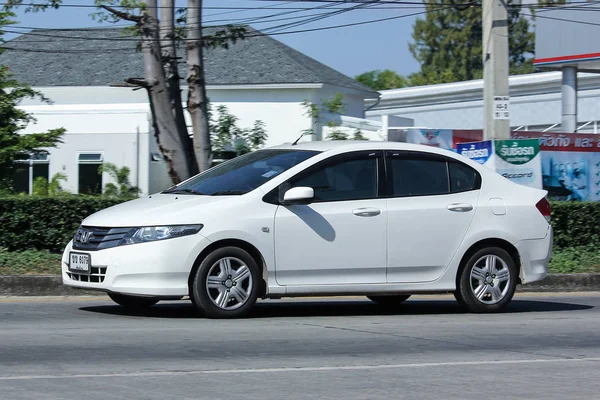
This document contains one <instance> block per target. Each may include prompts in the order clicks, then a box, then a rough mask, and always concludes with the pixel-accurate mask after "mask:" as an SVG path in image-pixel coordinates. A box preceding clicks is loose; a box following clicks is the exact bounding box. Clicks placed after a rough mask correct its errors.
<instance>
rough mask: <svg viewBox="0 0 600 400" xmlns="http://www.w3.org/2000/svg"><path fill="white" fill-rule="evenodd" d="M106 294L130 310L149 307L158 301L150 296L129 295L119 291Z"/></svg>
mask: <svg viewBox="0 0 600 400" xmlns="http://www.w3.org/2000/svg"><path fill="white" fill-rule="evenodd" d="M107 294H108V297H110V299H111V300H112V301H114V302H115V303H117V304H118V305H120V306H123V307H125V308H127V309H130V310H141V309H145V308H150V307H152V306H153V305H155V304H156V303H158V300H157V299H155V298H152V297H139V296H131V295H127V294H121V293H107Z"/></svg>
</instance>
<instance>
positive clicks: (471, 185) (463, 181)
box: [448, 162, 479, 193]
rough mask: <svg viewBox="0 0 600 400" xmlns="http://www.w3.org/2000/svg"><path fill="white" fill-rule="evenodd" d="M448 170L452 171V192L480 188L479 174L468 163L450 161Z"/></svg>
mask: <svg viewBox="0 0 600 400" xmlns="http://www.w3.org/2000/svg"><path fill="white" fill-rule="evenodd" d="M448 171H449V172H450V190H451V191H452V193H460V192H467V191H469V190H476V189H479V174H478V173H477V171H475V170H474V169H473V168H471V167H469V166H468V165H465V164H462V163H458V162H450V163H448Z"/></svg>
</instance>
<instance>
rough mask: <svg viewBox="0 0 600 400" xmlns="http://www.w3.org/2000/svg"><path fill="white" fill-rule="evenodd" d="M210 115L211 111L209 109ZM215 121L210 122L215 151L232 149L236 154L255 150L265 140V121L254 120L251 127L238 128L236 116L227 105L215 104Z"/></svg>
mask: <svg viewBox="0 0 600 400" xmlns="http://www.w3.org/2000/svg"><path fill="white" fill-rule="evenodd" d="M209 114H210V115H212V111H209ZM216 118H217V119H216V121H213V122H212V124H211V134H212V143H213V147H214V150H215V151H219V152H225V151H234V152H235V153H236V154H237V155H238V156H239V155H242V154H246V153H249V152H251V151H254V150H257V149H259V148H260V147H262V146H263V145H264V144H265V142H266V141H267V131H266V129H265V123H264V122H263V121H260V120H256V121H254V125H253V126H252V128H240V127H239V126H238V125H237V123H238V118H237V117H236V116H235V115H233V114H231V113H230V112H229V110H228V108H227V106H224V105H220V106H217V117H216Z"/></svg>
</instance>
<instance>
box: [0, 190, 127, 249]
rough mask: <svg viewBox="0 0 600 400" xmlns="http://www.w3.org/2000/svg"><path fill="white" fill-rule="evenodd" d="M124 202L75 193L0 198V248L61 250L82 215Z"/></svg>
mask: <svg viewBox="0 0 600 400" xmlns="http://www.w3.org/2000/svg"><path fill="white" fill-rule="evenodd" d="M123 201H125V200H124V199H108V198H101V197H93V196H75V195H71V196H64V197H35V196H18V197H17V196H11V197H5V198H0V226H1V227H2V231H1V232H0V248H4V249H7V250H9V251H13V250H27V249H35V250H48V251H51V252H61V251H62V250H63V249H64V247H65V246H66V245H67V243H68V242H69V241H70V240H71V239H72V238H73V236H74V235H75V231H76V230H77V227H78V226H79V224H80V223H81V221H82V220H83V219H84V218H86V217H87V216H89V215H91V214H93V213H95V212H96V211H100V210H102V209H105V208H108V207H111V206H113V205H115V204H118V203H122V202H123Z"/></svg>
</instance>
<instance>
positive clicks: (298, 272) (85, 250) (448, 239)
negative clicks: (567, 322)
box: [62, 141, 553, 318]
mask: <svg viewBox="0 0 600 400" xmlns="http://www.w3.org/2000/svg"><path fill="white" fill-rule="evenodd" d="M546 195H547V192H545V191H543V190H539V189H534V188H530V187H526V186H521V185H518V184H516V183H514V182H512V181H510V180H508V179H506V178H504V177H502V176H501V175H499V174H497V173H496V172H494V171H492V170H491V169H488V168H487V167H484V166H482V165H480V164H478V163H476V162H474V161H472V160H470V159H468V158H466V157H463V156H461V155H459V154H456V153H454V152H452V151H446V150H441V149H438V148H434V147H428V146H420V145H411V144H406V143H397V142H358V141H357V142H355V141H322V142H306V143H300V144H296V145H291V144H290V145H282V146H277V147H272V148H267V149H262V150H258V151H255V152H252V153H249V154H245V155H242V156H239V157H236V158H234V159H232V160H230V161H227V162H225V163H222V164H219V165H217V166H215V167H213V168H211V169H209V170H207V171H205V172H203V173H201V174H199V175H196V176H194V177H192V178H190V179H188V180H186V181H184V182H182V183H180V184H178V185H176V186H173V187H171V188H169V189H168V190H165V191H163V192H161V193H157V194H152V195H147V196H144V197H142V198H139V199H136V200H133V201H129V202H126V203H122V204H119V205H116V206H113V207H110V208H107V209H105V210H102V211H99V212H97V213H95V214H93V215H91V216H89V217H87V218H86V219H85V220H83V221H82V223H81V226H80V227H79V229H78V230H77V232H76V234H75V236H74V238H73V240H72V241H70V243H68V245H67V246H66V248H65V250H64V254H63V257H62V278H63V282H64V284H65V285H68V286H71V287H75V288H81V289H87V290H90V289H91V290H100V291H104V292H106V293H107V294H108V296H110V298H111V299H112V300H114V301H115V302H116V303H118V304H120V305H122V306H125V307H131V308H140V307H150V306H152V305H154V304H156V303H157V302H159V301H161V300H178V299H187V298H189V299H191V301H192V302H193V304H194V305H195V306H196V307H197V308H198V309H199V310H200V311H202V312H203V313H204V314H205V315H206V316H208V317H212V318H233V317H242V316H244V315H246V314H247V313H248V312H249V311H250V310H251V309H252V307H253V306H254V304H255V303H256V301H257V299H268V298H282V297H301V296H342V295H352V296H356V295H360V296H366V297H368V298H369V299H371V300H372V301H374V302H375V303H378V304H380V305H382V306H386V307H393V306H396V305H398V304H400V303H401V302H403V301H405V300H407V299H408V298H409V297H410V296H411V295H413V294H429V293H453V294H454V295H455V297H456V299H457V300H458V302H459V303H460V304H461V305H462V306H463V307H465V308H466V309H467V310H469V311H471V312H497V311H501V310H503V309H505V307H506V306H507V304H508V303H509V302H510V301H511V299H512V297H513V294H514V291H515V287H516V285H517V284H519V283H520V284H526V283H530V282H535V281H539V280H542V279H543V278H544V277H545V276H546V274H547V271H548V262H549V259H550V256H551V247H552V235H553V233H552V227H551V224H550V204H549V202H548V200H547V199H546Z"/></svg>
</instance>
